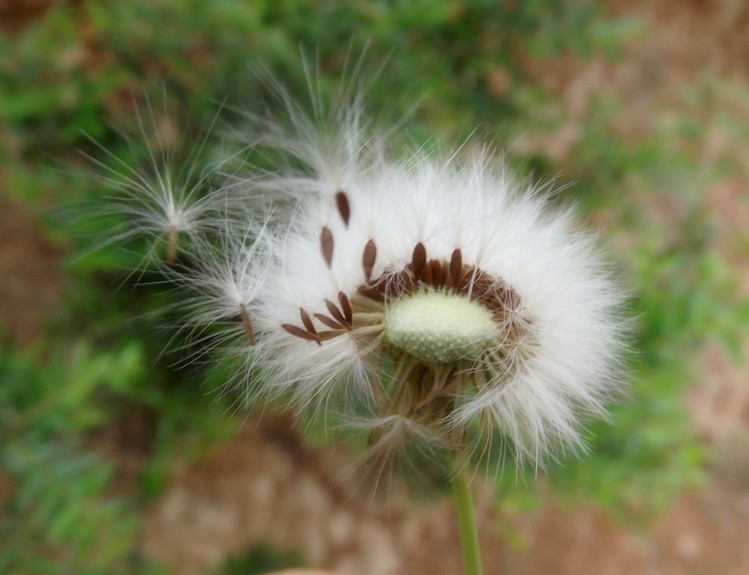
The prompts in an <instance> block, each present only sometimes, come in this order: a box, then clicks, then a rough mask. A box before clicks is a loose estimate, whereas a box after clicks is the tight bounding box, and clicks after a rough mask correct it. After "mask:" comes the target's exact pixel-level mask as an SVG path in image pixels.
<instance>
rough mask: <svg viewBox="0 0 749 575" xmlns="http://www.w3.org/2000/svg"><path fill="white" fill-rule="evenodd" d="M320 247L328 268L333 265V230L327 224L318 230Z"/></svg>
mask: <svg viewBox="0 0 749 575" xmlns="http://www.w3.org/2000/svg"><path fill="white" fill-rule="evenodd" d="M320 249H321V250H322V257H323V258H324V259H325V263H326V264H328V268H330V267H331V266H332V265H333V232H331V231H330V228H328V227H327V226H326V227H323V229H322V231H321V232H320Z"/></svg>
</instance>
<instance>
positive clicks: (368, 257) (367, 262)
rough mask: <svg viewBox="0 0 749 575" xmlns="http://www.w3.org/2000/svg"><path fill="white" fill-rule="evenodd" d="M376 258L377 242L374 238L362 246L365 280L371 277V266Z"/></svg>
mask: <svg viewBox="0 0 749 575" xmlns="http://www.w3.org/2000/svg"><path fill="white" fill-rule="evenodd" d="M376 260H377V244H375V243H374V240H369V241H368V242H367V245H365V246H364V254H363V255H362V267H363V268H364V277H366V278H367V281H369V280H371V279H372V268H374V265H375V261H376Z"/></svg>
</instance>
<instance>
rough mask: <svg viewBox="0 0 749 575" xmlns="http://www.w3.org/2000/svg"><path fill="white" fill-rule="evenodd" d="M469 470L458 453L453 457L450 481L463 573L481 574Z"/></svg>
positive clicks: (470, 574) (479, 550)
mask: <svg viewBox="0 0 749 575" xmlns="http://www.w3.org/2000/svg"><path fill="white" fill-rule="evenodd" d="M470 471H471V468H470V466H468V465H466V463H465V461H464V460H463V459H462V458H461V456H460V454H457V455H455V456H454V457H453V461H452V478H451V482H452V487H453V495H454V497H455V510H456V512H457V517H458V531H459V532H460V549H461V553H462V554H463V574H464V575H483V572H484V570H483V567H482V565H481V549H480V548H479V532H478V528H477V526H476V513H475V509H474V505H473V494H472V493H471V476H470Z"/></svg>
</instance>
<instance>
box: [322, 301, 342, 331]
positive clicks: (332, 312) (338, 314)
mask: <svg viewBox="0 0 749 575" xmlns="http://www.w3.org/2000/svg"><path fill="white" fill-rule="evenodd" d="M325 307H327V308H328V311H329V312H330V315H332V316H333V317H334V318H335V319H336V320H337V321H338V322H339V323H341V324H343V325H346V318H345V317H343V314H342V313H341V310H339V309H338V308H337V307H336V305H335V304H334V303H333V302H332V301H330V300H329V299H326V300H325Z"/></svg>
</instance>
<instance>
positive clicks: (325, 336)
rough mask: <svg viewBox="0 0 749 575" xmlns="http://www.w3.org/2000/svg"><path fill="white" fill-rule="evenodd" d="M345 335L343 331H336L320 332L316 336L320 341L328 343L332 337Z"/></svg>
mask: <svg viewBox="0 0 749 575" xmlns="http://www.w3.org/2000/svg"><path fill="white" fill-rule="evenodd" d="M344 333H346V331H345V330H341V329H337V330H334V331H321V332H320V333H319V334H317V335H318V336H319V337H320V341H328V340H330V339H333V338H334V337H338V336H339V335H343V334H344Z"/></svg>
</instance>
